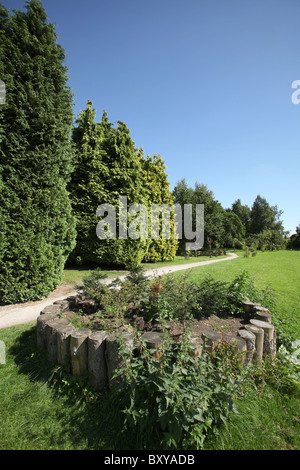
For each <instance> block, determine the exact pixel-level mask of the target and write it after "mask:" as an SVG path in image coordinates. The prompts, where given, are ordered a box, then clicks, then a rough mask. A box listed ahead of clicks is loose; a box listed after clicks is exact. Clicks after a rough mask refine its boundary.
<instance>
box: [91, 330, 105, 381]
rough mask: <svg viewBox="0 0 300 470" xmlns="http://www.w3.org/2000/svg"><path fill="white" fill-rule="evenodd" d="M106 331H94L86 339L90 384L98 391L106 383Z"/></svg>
mask: <svg viewBox="0 0 300 470" xmlns="http://www.w3.org/2000/svg"><path fill="white" fill-rule="evenodd" d="M107 336H108V335H107V333H106V331H95V332H94V333H92V334H91V336H89V338H88V370H89V372H90V373H91V375H92V383H93V385H94V387H95V388H96V389H97V390H100V389H101V388H102V387H103V386H104V385H105V384H106V382H107V369H106V360H105V338H106V337H107Z"/></svg>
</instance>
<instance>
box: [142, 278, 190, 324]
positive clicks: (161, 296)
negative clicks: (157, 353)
mask: <svg viewBox="0 0 300 470" xmlns="http://www.w3.org/2000/svg"><path fill="white" fill-rule="evenodd" d="M141 308H142V312H143V315H144V317H145V319H146V320H147V321H168V320H178V321H183V322H185V321H187V320H189V319H191V318H192V315H193V312H194V311H195V309H196V308H197V300H196V297H195V292H194V286H193V284H192V283H190V282H189V280H188V275H185V276H182V277H181V278H180V279H174V278H173V277H172V276H168V277H166V278H164V279H162V278H161V276H158V278H156V279H155V280H154V281H153V282H151V285H150V289H149V292H148V294H147V295H146V296H144V298H143V299H142V301H141Z"/></svg>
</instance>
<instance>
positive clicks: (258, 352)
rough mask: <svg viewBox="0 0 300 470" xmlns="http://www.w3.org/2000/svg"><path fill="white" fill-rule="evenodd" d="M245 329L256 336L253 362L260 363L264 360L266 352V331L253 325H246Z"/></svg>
mask: <svg viewBox="0 0 300 470" xmlns="http://www.w3.org/2000/svg"><path fill="white" fill-rule="evenodd" d="M245 328H246V330H247V331H250V332H251V333H253V334H254V335H255V351H254V354H253V360H256V361H258V362H260V361H261V360H262V357H263V350H264V330H263V329H262V328H258V327H257V326H254V325H251V324H250V325H245Z"/></svg>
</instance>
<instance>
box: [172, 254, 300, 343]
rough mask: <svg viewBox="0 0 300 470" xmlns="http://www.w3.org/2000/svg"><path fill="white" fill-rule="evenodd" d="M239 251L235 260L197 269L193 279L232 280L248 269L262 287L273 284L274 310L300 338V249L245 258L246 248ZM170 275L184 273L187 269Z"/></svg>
mask: <svg viewBox="0 0 300 470" xmlns="http://www.w3.org/2000/svg"><path fill="white" fill-rule="evenodd" d="M236 253H237V254H238V256H239V257H238V258H235V259H233V260H230V261H226V262H224V263H215V264H211V265H204V266H200V267H198V268H193V269H192V270H190V271H189V279H190V280H191V281H195V282H197V281H199V280H201V279H204V278H205V276H207V275H211V276H213V277H214V278H215V279H217V280H220V281H232V280H233V279H234V278H235V277H236V276H237V275H238V274H239V273H241V272H242V271H244V270H245V271H247V272H248V273H249V274H250V275H251V276H253V279H254V283H255V285H256V286H257V287H258V288H259V289H264V288H266V287H270V288H271V289H272V290H273V291H274V297H275V300H276V312H271V313H273V314H275V316H276V318H277V319H278V321H279V320H281V321H282V322H284V323H286V326H287V328H288V330H289V331H290V332H291V334H293V335H295V336H296V338H300V251H288V250H286V251H285V250H282V251H272V252H270V251H265V252H258V253H257V255H256V256H255V257H249V258H245V257H244V251H241V250H240V251H236ZM185 273H186V271H185ZM170 275H172V276H175V277H176V276H182V275H183V271H178V273H173V274H170Z"/></svg>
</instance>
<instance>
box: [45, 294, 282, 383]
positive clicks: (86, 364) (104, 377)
mask: <svg viewBox="0 0 300 470" xmlns="http://www.w3.org/2000/svg"><path fill="white" fill-rule="evenodd" d="M76 302H77V299H76V298H75V297H70V298H68V299H66V300H61V301H56V302H55V303H54V304H53V305H49V306H47V307H45V308H44V309H43V310H42V311H41V313H40V316H39V317H38V318H37V346H38V348H42V349H44V350H45V351H46V355H47V359H48V361H49V362H50V363H52V364H54V363H57V364H59V365H64V366H66V365H69V366H70V369H71V372H72V374H73V375H74V376H81V375H83V374H85V373H86V372H88V373H89V374H90V379H91V382H92V384H93V385H94V387H95V388H96V389H97V390H101V389H102V388H103V387H104V386H105V385H106V384H108V385H109V387H112V386H114V385H115V384H118V383H119V382H120V380H121V378H120V377H118V378H116V377H115V376H114V374H115V372H116V371H117V370H118V369H120V368H123V367H124V366H126V361H124V359H123V358H122V356H121V354H120V341H122V342H123V346H124V347H125V348H126V349H127V350H129V351H131V350H133V349H134V348H135V347H136V346H135V344H134V335H133V334H131V333H127V332H123V333H119V334H117V333H115V334H112V335H109V334H108V333H107V332H105V331H92V330H91V329H89V328H81V329H76V328H75V327H74V326H72V325H71V322H70V321H69V320H68V319H66V318H64V317H63V316H62V315H61V314H62V313H63V312H64V311H67V310H70V309H71V308H72V307H73V306H74V304H76ZM242 306H243V309H244V312H245V319H246V321H247V323H246V324H245V326H244V328H241V329H240V330H239V331H238V334H237V335H236V336H234V335H232V336H231V335H222V334H221V333H219V332H216V331H211V330H205V331H203V334H202V337H201V338H199V337H194V336H191V337H190V341H191V352H190V354H191V355H192V356H194V357H200V356H201V355H202V354H203V352H205V353H213V352H214V351H215V349H216V347H217V346H218V345H219V344H220V343H221V342H222V341H223V342H225V343H227V344H228V345H230V346H231V347H233V348H234V350H235V351H236V352H237V353H238V354H240V356H241V358H242V364H243V365H244V366H247V365H249V364H251V362H253V361H255V362H260V361H262V359H263V357H265V356H270V357H275V355H276V329H275V327H274V325H273V324H272V323H271V321H272V317H271V315H270V312H269V311H268V310H267V309H266V308H264V307H263V306H261V305H260V304H258V303H253V302H250V301H249V300H246V301H245V302H243V304H242ZM141 338H142V340H143V341H144V342H145V344H146V347H147V348H149V349H150V350H151V354H152V355H153V356H154V357H155V358H156V359H158V360H160V358H161V354H162V352H161V351H162V350H163V341H165V338H164V334H163V333H158V332H146V333H143V334H142V336H141Z"/></svg>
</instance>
